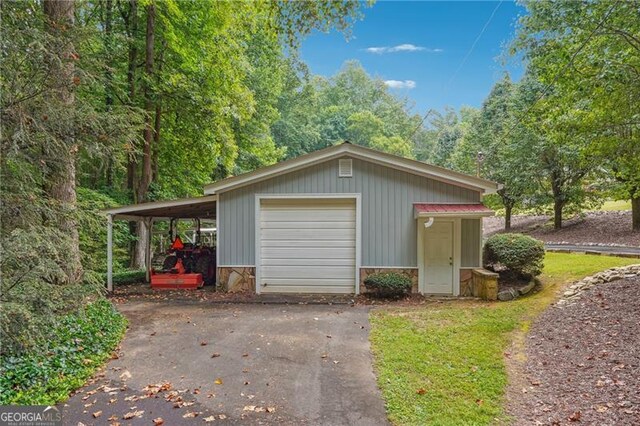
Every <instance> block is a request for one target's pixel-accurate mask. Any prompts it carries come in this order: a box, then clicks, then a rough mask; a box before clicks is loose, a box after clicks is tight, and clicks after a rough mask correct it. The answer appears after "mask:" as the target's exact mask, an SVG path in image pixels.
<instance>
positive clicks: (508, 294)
mask: <svg viewBox="0 0 640 426" xmlns="http://www.w3.org/2000/svg"><path fill="white" fill-rule="evenodd" d="M516 297H518V292H517V291H516V290H513V289H511V288H510V289H508V290H503V291H501V292H499V293H498V300H502V301H503V302H505V301H507V300H513V299H515V298H516Z"/></svg>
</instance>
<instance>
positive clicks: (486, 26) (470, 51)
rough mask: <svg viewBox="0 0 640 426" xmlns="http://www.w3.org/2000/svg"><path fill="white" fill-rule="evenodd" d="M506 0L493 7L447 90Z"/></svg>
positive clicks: (448, 83) (446, 87)
mask: <svg viewBox="0 0 640 426" xmlns="http://www.w3.org/2000/svg"><path fill="white" fill-rule="evenodd" d="M503 1H504V0H501V1H500V3H498V4H497V5H496V7H495V8H494V9H493V12H491V16H489V19H487V22H485V24H484V27H482V30H480V33H479V34H478V36H477V37H476V39H475V40H474V41H473V44H472V45H471V48H470V49H469V51H468V52H467V54H466V55H464V58H463V59H462V62H460V65H458V68H456V70H455V71H454V73H453V75H452V76H451V78H450V79H449V81H448V82H447V85H446V86H445V87H444V88H445V91H447V90H448V89H449V86H450V85H451V83H452V82H453V80H454V79H455V78H456V76H457V75H458V73H459V72H460V70H461V69H462V67H463V66H464V64H465V63H466V62H467V59H469V56H471V54H472V53H473V51H474V50H475V48H476V45H477V44H478V41H480V38H481V37H482V35H483V34H484V32H485V31H486V30H487V28H488V27H489V24H490V23H491V21H492V20H493V17H494V16H495V15H496V12H497V11H498V8H500V5H502V2H503Z"/></svg>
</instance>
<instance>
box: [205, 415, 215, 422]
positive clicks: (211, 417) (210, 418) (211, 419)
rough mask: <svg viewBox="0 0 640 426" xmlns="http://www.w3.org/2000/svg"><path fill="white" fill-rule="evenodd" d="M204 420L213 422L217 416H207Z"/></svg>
mask: <svg viewBox="0 0 640 426" xmlns="http://www.w3.org/2000/svg"><path fill="white" fill-rule="evenodd" d="M202 420H204V421H205V422H207V423H210V422H213V421H215V420H216V416H209V417H205V418H203V419H202Z"/></svg>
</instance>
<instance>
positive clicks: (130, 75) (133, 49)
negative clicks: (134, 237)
mask: <svg viewBox="0 0 640 426" xmlns="http://www.w3.org/2000/svg"><path fill="white" fill-rule="evenodd" d="M126 17H127V22H126V24H127V35H128V36H129V63H128V64H127V84H128V86H129V105H135V97H136V67H137V64H136V63H137V62H138V45H137V44H136V37H137V33H138V1H137V0H129V13H128V14H127V15H126ZM136 168H137V159H136V155H135V154H131V155H129V158H128V160H127V189H128V190H129V191H131V196H132V197H133V201H134V202H137V198H138V197H137V194H136V187H137V176H136ZM134 227H135V225H131V224H130V225H129V228H130V229H131V228H134Z"/></svg>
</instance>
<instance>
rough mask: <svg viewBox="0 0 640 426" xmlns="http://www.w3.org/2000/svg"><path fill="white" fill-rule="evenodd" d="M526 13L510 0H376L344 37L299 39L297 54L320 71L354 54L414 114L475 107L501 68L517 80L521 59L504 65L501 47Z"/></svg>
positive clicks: (333, 70)
mask: <svg viewBox="0 0 640 426" xmlns="http://www.w3.org/2000/svg"><path fill="white" fill-rule="evenodd" d="M524 13H525V10H524V9H523V8H522V7H520V6H518V5H516V4H515V3H514V2H512V1H503V2H501V3H499V2H482V1H447V2H435V1H424V2H408V1H379V2H378V3H376V4H375V5H374V6H373V7H371V8H366V9H364V15H365V16H364V19H363V20H362V21H358V22H356V24H355V25H354V27H353V29H352V38H351V39H350V40H349V41H346V40H345V38H344V36H343V35H342V34H340V33H337V32H332V33H329V34H324V33H314V34H312V35H311V36H309V37H308V38H307V39H306V40H305V41H304V43H303V44H302V48H301V57H302V59H303V60H304V61H305V62H306V63H307V64H308V65H309V67H310V69H311V71H312V72H313V73H315V74H320V75H324V76H331V75H333V74H335V73H336V72H337V71H338V70H339V69H340V67H341V66H342V64H343V63H344V62H345V61H348V60H350V59H356V60H358V61H360V63H362V65H363V66H364V68H365V69H366V70H367V71H368V72H369V74H371V75H373V76H375V77H379V78H381V79H383V80H385V81H387V82H388V85H389V86H390V87H395V88H394V89H393V91H394V93H396V94H398V95H400V96H406V97H408V98H409V99H411V100H413V101H414V102H415V108H414V109H415V111H416V112H419V113H424V112H426V111H427V110H428V109H430V108H434V109H437V110H442V109H443V108H444V107H445V106H452V107H454V108H456V109H458V108H460V107H461V106H463V105H470V106H475V107H479V106H480V105H481V104H482V101H483V100H484V98H485V97H486V96H487V94H488V93H489V91H490V90H491V87H492V86H493V84H494V83H495V82H496V81H497V80H498V79H500V78H501V77H502V75H503V73H504V71H505V70H506V71H509V73H510V74H511V76H512V78H513V79H514V80H517V79H519V78H520V76H521V75H522V72H523V67H522V65H521V64H520V62H519V61H518V60H516V59H514V58H511V59H508V61H507V63H506V64H503V59H504V58H503V57H504V55H503V47H504V45H505V44H507V43H508V42H509V41H510V40H511V39H512V38H513V36H514V34H515V25H516V20H517V17H518V16H519V15H522V14H524ZM492 14H493V17H492V18H491V15H492ZM487 22H488V25H487V26H486V28H485V30H484V32H483V33H482V36H481V37H480V38H479V40H478V41H477V43H476V45H475V47H474V48H473V50H471V48H472V45H473V44H474V41H475V40H476V39H477V38H478V36H479V35H480V33H481V32H482V30H483V27H485V25H486V24H487ZM465 57H466V60H465Z"/></svg>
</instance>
